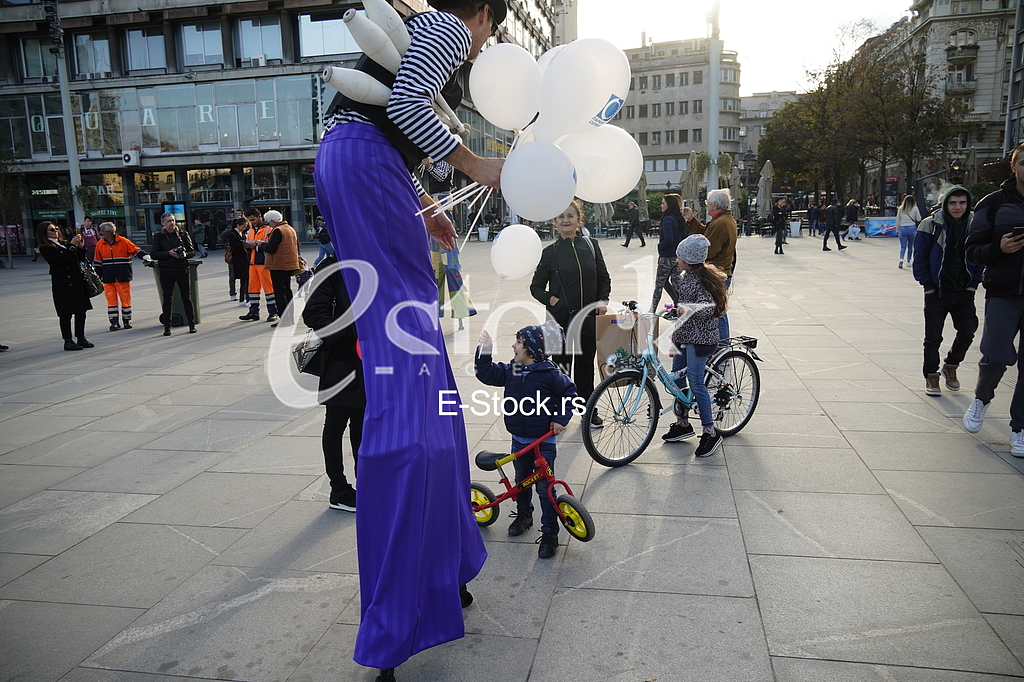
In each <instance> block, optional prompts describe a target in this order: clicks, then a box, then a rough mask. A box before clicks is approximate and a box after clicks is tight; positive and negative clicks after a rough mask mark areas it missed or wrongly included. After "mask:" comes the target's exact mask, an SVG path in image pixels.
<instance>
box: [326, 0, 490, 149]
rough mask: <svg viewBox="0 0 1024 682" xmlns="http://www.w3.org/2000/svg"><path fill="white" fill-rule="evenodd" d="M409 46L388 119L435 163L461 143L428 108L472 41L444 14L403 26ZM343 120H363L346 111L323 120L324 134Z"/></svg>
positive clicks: (414, 19)
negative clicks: (408, 39)
mask: <svg viewBox="0 0 1024 682" xmlns="http://www.w3.org/2000/svg"><path fill="white" fill-rule="evenodd" d="M406 27H407V28H408V29H409V34H410V36H411V38H412V42H411V44H410V45H409V49H408V51H406V53H405V55H404V56H403V57H402V64H401V66H400V67H399V69H398V74H397V75H396V76H395V84H394V86H393V87H392V88H391V99H390V100H388V106H387V113H388V118H390V119H391V120H392V121H394V123H395V125H397V126H398V128H399V130H401V131H402V132H403V133H404V134H405V136H406V137H408V138H409V140H410V141H412V143H413V144H415V145H416V146H417V147H419V148H420V149H422V150H423V151H424V152H425V153H426V155H427V156H429V157H430V158H432V159H435V160H440V159H443V158H444V157H446V156H448V155H449V154H451V153H452V152H453V151H455V149H456V148H457V147H458V146H459V144H460V142H461V139H460V138H459V137H457V136H456V135H455V134H453V133H452V132H451V131H449V130H448V128H447V127H446V126H445V125H444V124H443V123H441V121H440V119H438V117H437V114H435V113H434V111H433V109H431V107H430V103H431V102H433V101H434V99H435V98H436V97H437V96H438V94H439V93H440V92H441V88H442V87H444V84H445V83H446V82H448V79H449V78H450V77H451V75H452V74H453V73H455V70H456V69H457V68H459V66H461V65H462V63H463V62H465V61H466V58H467V57H468V56H469V50H470V47H471V45H472V40H473V36H472V34H471V33H470V32H469V28H467V26H466V24H465V23H464V22H463V21H462V20H461V19H459V18H458V17H457V16H455V15H454V14H451V13H449V12H425V13H423V14H418V15H416V16H414V17H412V18H411V19H409V21H407V22H406ZM348 121H362V122H364V123H369V121H368V120H367V119H366V118H365V117H364V116H362V115H361V114H358V113H356V112H354V111H351V110H345V111H340V112H338V113H336V114H334V115H332V116H331V117H330V118H328V119H327V120H326V121H324V129H325V132H326V131H327V130H330V129H331V128H332V127H334V126H335V125H338V124H340V123H345V122H348Z"/></svg>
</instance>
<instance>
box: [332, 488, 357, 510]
mask: <svg viewBox="0 0 1024 682" xmlns="http://www.w3.org/2000/svg"><path fill="white" fill-rule="evenodd" d="M327 506H328V507H330V508H331V509H340V510H342V511H348V512H354V511H355V510H356V489H355V488H353V487H352V486H347V487H344V488H341V489H340V490H332V491H331V503H330V504H328V505H327Z"/></svg>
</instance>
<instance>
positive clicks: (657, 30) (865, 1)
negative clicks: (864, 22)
mask: <svg viewBox="0 0 1024 682" xmlns="http://www.w3.org/2000/svg"><path fill="white" fill-rule="evenodd" d="M573 2H578V3H579V5H578V7H579V27H578V29H579V37H580V38H605V39H606V40H610V41H611V42H613V43H615V44H616V45H618V46H619V47H620V48H622V49H629V48H635V47H640V34H641V33H642V32H643V31H646V32H647V37H648V39H652V38H653V39H654V40H655V41H656V42H661V41H666V40H683V39H687V38H700V37H705V36H707V35H708V25H707V20H706V15H707V12H708V10H709V9H710V8H711V6H712V2H711V0H634V2H621V1H616V2H614V3H613V2H612V1H611V0H573ZM909 6H910V0H854V1H852V2H850V1H845V0H780V1H777V2H770V1H768V0H721V36H722V42H723V47H724V49H726V50H731V51H734V52H738V53H739V62H740V65H741V68H742V72H741V77H740V80H741V83H740V94H741V95H750V94H753V93H755V92H769V91H772V90H780V91H781V90H797V91H803V90H805V89H806V87H807V80H806V72H807V70H808V69H811V68H820V67H822V66H825V65H827V64H828V63H829V62H831V61H832V60H833V58H834V55H835V51H836V50H837V49H840V50H841V49H843V45H842V39H841V38H840V37H839V36H840V35H842V34H843V32H842V28H843V27H846V26H848V25H849V24H850V23H852V22H856V21H857V20H860V19H868V20H871V21H873V22H874V23H875V24H877V25H878V26H879V27H880V28H883V29H884V28H888V27H889V26H890V25H891V24H892V23H893V22H895V21H898V20H899V19H900V17H902V16H904V15H907V14H908V13H907V12H906V8H907V7H909ZM846 43H847V45H846V48H847V51H846V53H845V54H846V56H849V50H850V49H851V48H852V47H854V46H853V45H851V44H850V43H851V41H850V40H849V39H848V38H847V40H846Z"/></svg>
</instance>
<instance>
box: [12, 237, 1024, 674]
mask: <svg viewBox="0 0 1024 682" xmlns="http://www.w3.org/2000/svg"><path fill="white" fill-rule="evenodd" d="M601 245H602V247H603V251H604V252H605V257H606V262H607V263H608V266H609V270H610V272H611V274H612V279H613V290H612V296H611V299H612V300H613V301H622V300H630V299H636V300H641V301H645V300H649V299H650V282H648V281H647V279H649V278H647V279H644V280H643V282H642V284H643V286H641V287H640V288H639V289H638V288H637V274H636V273H637V271H636V269H635V267H636V266H637V265H639V267H641V268H643V267H645V266H644V263H646V266H647V267H650V266H653V262H654V261H653V258H651V257H650V254H646V255H645V256H641V257H640V259H639V260H640V263H638V264H637V263H636V261H637V260H638V254H637V252H636V251H628V250H626V249H622V248H621V247H618V248H616V247H615V242H614V241H612V240H606V241H603V242H601ZM770 246H771V242H770V240H757V239H748V238H744V239H742V240H741V241H740V245H739V248H740V263H741V266H740V268H739V269H738V270H737V273H736V277H735V279H734V287H733V295H732V299H731V301H730V322H731V325H732V328H733V330H734V331H735V332H736V333H743V334H748V335H751V336H755V337H757V338H758V339H759V345H758V348H757V353H758V355H759V356H760V357H761V358H762V362H760V363H758V365H759V369H760V373H761V380H762V386H761V400H760V404H759V407H758V410H757V412H756V413H755V415H754V418H753V419H752V420H751V421H750V423H749V424H748V425H747V426H746V427H745V428H744V429H743V431H741V432H740V433H739V434H737V435H736V436H732V437H730V438H728V439H726V441H725V443H724V445H723V446H722V449H721V451H719V452H718V453H716V454H715V455H714V456H713V457H711V458H709V459H708V460H706V461H704V460H696V459H695V458H694V457H693V447H694V444H693V443H662V442H661V441H660V438H657V437H656V438H655V441H654V442H653V443H652V445H651V446H650V447H649V449H648V450H647V451H646V452H645V453H643V455H641V457H640V458H639V459H638V460H637V461H636V462H635V463H633V464H630V465H628V466H626V467H622V468H618V469H608V468H605V467H603V466H600V465H598V464H596V463H595V462H593V461H592V460H591V459H590V457H589V456H588V455H587V453H586V451H585V449H584V447H583V445H582V440H581V432H580V428H579V425H578V423H577V422H573V423H571V424H570V426H569V428H568V429H567V430H566V432H565V434H563V436H562V438H561V439H560V442H559V456H558V459H557V462H556V467H555V469H556V474H557V475H559V476H560V477H562V478H565V479H566V480H567V481H568V482H569V483H570V485H571V486H572V487H573V489H574V492H575V493H576V495H577V497H578V498H579V499H580V500H582V501H583V503H584V504H585V505H587V507H588V508H589V509H590V511H591V514H592V516H593V517H594V520H595V528H596V534H595V538H594V539H593V541H592V542H589V543H581V542H579V541H577V540H570V539H568V534H567V533H564V532H563V533H560V534H559V537H560V539H561V541H562V545H561V547H559V549H558V552H557V554H556V556H555V558H554V559H553V560H550V561H548V560H540V559H538V558H537V552H536V545H535V544H534V540H535V539H536V537H537V535H538V533H537V532H536V531H537V526H535V527H534V528H533V529H532V530H531V531H530V532H529V533H527V534H524V535H523V536H520V537H517V538H510V537H509V536H508V535H507V530H506V528H507V524H508V519H507V517H505V518H501V519H499V521H498V522H497V523H495V524H494V525H493V526H490V527H488V528H483V529H481V533H482V536H483V538H484V541H485V544H486V547H487V549H488V552H489V559H488V561H487V563H486V564H485V566H484V568H483V571H482V573H481V575H480V576H479V577H478V578H477V579H476V580H475V581H473V584H472V586H471V589H472V590H473V592H474V594H475V595H476V601H475V603H474V604H473V605H472V606H471V607H470V608H469V609H467V610H466V612H465V616H466V627H467V636H466V637H465V638H463V639H462V640H459V641H456V642H451V643H449V644H446V645H443V646H440V647H437V648H434V649H432V650H429V651H427V652H423V653H421V654H419V655H417V656H415V657H413V658H412V659H411V660H410V661H408V662H407V663H406V664H404V665H403V666H401V667H400V668H399V680H402V681H403V682H410V681H411V680H424V681H429V682H449V681H452V680H464V679H471V678H476V677H480V676H481V675H485V676H486V677H487V678H489V679H493V680H495V681H496V682H506V681H507V682H536V681H538V680H554V679H558V680H582V681H586V682H590V681H591V680H601V682H604V681H605V680H615V681H618V680H622V681H623V682H637V681H638V680H641V681H642V680H650V679H655V678H657V679H660V680H673V681H674V680H700V681H701V682H705V681H708V680H716V681H717V680H730V681H731V680H743V681H744V682H746V681H747V680H750V681H752V682H762V681H764V682H768V681H774V680H778V681H783V682H786V681H790V680H793V681H804V680H807V681H810V680H813V681H814V682H819V681H820V680H840V681H841V682H845V681H846V680H857V681H858V682H860V680H873V679H878V680H898V681H900V682H923V681H924V680H928V681H929V682H930V681H931V680H936V681H937V682H952V681H953V680H956V681H957V682H959V681H960V680H964V681H965V682H982V681H994V680H1008V679H1020V677H1022V676H1024V670H1022V669H1021V662H1022V661H1024V613H1022V610H1021V606H1020V603H1019V602H1020V599H1019V598H1018V597H1017V594H1018V593H1019V592H1020V590H1019V589H1018V585H1019V583H1020V563H1019V558H1020V555H1021V554H1020V547H1019V545H1020V543H1021V540H1022V539H1021V533H1022V532H1024V529H1022V528H1021V526H1020V511H1019V509H1020V499H1022V489H1021V485H1024V484H1022V483H1021V481H1024V478H1022V473H1024V460H1020V459H1017V458H1013V457H1011V456H1010V454H1009V447H1008V441H1007V439H1008V426H1007V410H1008V405H1009V397H1010V396H1009V393H1010V392H1009V391H1008V390H1007V388H1006V387H1005V386H1004V387H1001V388H1000V390H999V391H998V392H997V395H996V399H995V401H994V402H993V405H992V408H991V409H990V412H989V417H988V419H987V420H986V423H985V425H984V427H983V428H982V431H981V432H980V433H979V434H976V435H971V434H966V433H964V432H963V430H962V429H961V428H960V417H961V415H962V411H963V409H964V408H965V406H966V404H967V403H968V402H969V400H970V388H971V385H972V384H973V381H974V379H975V378H976V376H977V371H976V363H977V360H978V358H979V354H978V351H977V343H975V344H974V346H973V347H972V349H971V350H970V351H969V352H968V357H967V359H966V360H965V362H964V363H963V365H962V366H961V370H960V376H961V380H962V383H963V384H964V390H962V391H960V392H958V393H952V392H948V391H943V394H942V395H941V396H940V397H938V398H930V397H926V396H924V395H923V391H922V389H923V380H922V378H921V375H920V357H919V352H920V351H919V350H918V349H919V348H920V343H921V340H920V333H921V332H920V330H921V327H922V325H921V319H920V296H921V294H920V287H919V286H918V285H917V284H916V283H914V282H913V281H912V277H910V276H909V273H907V272H906V271H905V270H899V269H897V268H895V267H893V264H894V261H895V258H894V253H895V251H894V249H895V247H896V243H895V240H865V241H863V242H855V243H854V244H852V245H851V248H850V249H848V250H846V251H843V253H842V254H838V253H836V252H832V253H828V254H823V253H822V252H821V251H820V245H819V244H818V240H806V239H803V240H800V239H794V240H791V246H790V247H789V248H788V249H787V253H786V255H785V256H784V257H782V256H773V255H772V253H771V248H770ZM461 257H462V263H463V268H464V274H465V275H466V278H467V281H469V283H470V288H471V291H472V294H473V297H474V300H475V302H476V305H477V308H478V309H479V310H480V314H479V315H477V316H475V317H472V318H469V319H467V320H466V329H465V330H462V331H458V330H457V329H456V328H455V327H456V325H455V322H454V321H453V320H451V319H450V318H446V319H444V320H443V322H442V325H443V329H444V330H445V338H446V341H447V343H448V345H449V351H450V356H451V359H452V365H453V367H454V368H455V370H456V374H457V383H458V385H459V388H460V390H461V391H462V393H463V394H464V395H469V394H471V393H472V391H474V390H477V389H479V388H483V387H482V386H481V385H480V384H479V383H477V382H476V380H475V378H473V376H472V359H473V358H472V353H473V350H474V346H475V341H476V337H477V335H478V334H479V332H480V329H481V328H483V327H484V326H486V327H487V328H488V329H489V330H490V331H491V333H492V335H494V336H495V337H496V338H497V339H498V340H499V341H498V344H499V346H500V347H503V346H507V345H508V344H510V343H511V341H510V339H511V336H512V334H513V333H514V331H515V329H518V328H519V327H521V326H523V325H524V324H526V323H528V322H532V321H533V318H532V317H531V316H532V314H533V313H532V311H533V310H536V309H537V306H536V305H534V304H533V303H531V306H532V308H529V309H528V308H525V307H515V308H511V309H509V310H507V311H506V312H505V313H504V314H503V316H502V317H501V320H500V322H499V321H497V320H494V319H491V320H489V319H488V318H489V315H490V304H491V302H492V301H493V300H494V299H495V292H496V289H497V278H496V277H494V276H493V274H492V273H491V269H490V264H489V245H488V244H477V243H475V242H474V243H472V244H469V245H467V247H466V249H465V250H464V251H463V253H462V256H461ZM645 257H646V259H647V260H646V261H645V260H643V259H644V258H645ZM215 260H216V259H213V260H211V261H208V262H207V263H205V264H204V265H205V266H206V267H204V268H201V269H200V280H201V294H200V297H201V300H202V305H203V319H204V322H203V323H202V324H201V325H200V333H199V334H196V335H189V334H185V333H182V331H183V330H180V329H179V330H176V331H175V334H174V335H173V336H172V337H171V338H170V339H167V338H164V337H162V335H161V334H160V332H161V328H160V327H159V325H158V324H157V323H156V313H157V308H158V302H157V301H156V297H155V285H154V282H153V280H152V278H151V277H148V278H139V280H138V281H137V282H136V287H135V291H134V292H133V293H134V294H135V296H133V299H135V300H134V301H133V303H135V304H136V307H137V311H138V312H137V321H138V322H139V324H138V328H137V329H136V330H135V331H134V332H132V333H107V332H105V331H103V329H104V328H105V325H104V324H103V320H102V315H101V314H96V313H94V314H93V315H91V316H90V320H89V329H90V338H91V339H92V340H93V341H94V342H95V343H97V348H96V349H92V350H89V351H85V352H83V353H79V354H75V355H74V357H73V359H74V360H75V362H56V363H55V362H54V361H53V360H54V353H59V352H61V351H60V349H59V338H57V334H56V320H55V319H51V318H50V317H47V318H46V319H42V318H40V317H39V315H38V302H39V301H40V300H47V301H48V297H49V295H50V294H49V280H48V278H47V276H46V271H45V265H43V264H31V263H29V262H28V259H23V260H19V261H18V268H17V269H15V270H0V287H2V290H3V291H4V292H5V296H4V298H3V303H4V306H5V311H6V312H7V313H8V314H7V315H6V316H5V319H7V320H8V321H9V323H8V324H5V329H4V337H3V338H2V339H0V341H3V343H5V344H8V345H11V346H12V348H11V350H10V351H8V352H6V353H4V354H2V355H0V446H8V443H10V446H9V447H7V448H6V449H4V450H3V452H0V611H2V612H3V615H2V616H0V651H3V652H4V654H3V655H0V661H2V663H0V682H8V681H10V682H14V680H15V679H17V680H18V681H19V682H21V680H25V679H27V680H40V681H45V682H49V681H54V682H55V681H56V680H62V681H63V682H76V681H79V680H81V681H82V682H157V680H158V679H159V680H161V681H163V682H176V681H177V680H183V679H192V680H204V679H206V680H213V679H220V680H224V679H230V680H239V681H244V682H250V681H251V682H263V681H264V680H268V681H269V680H281V681H283V682H302V681H306V680H309V681H314V680H315V681H321V680H323V681H324V682H336V681H337V680H356V681H360V682H361V681H365V682H370V680H372V679H373V678H374V677H375V672H374V671H372V670H367V669H365V668H362V667H360V666H358V665H356V664H355V663H354V662H353V661H352V660H351V652H352V646H353V643H354V640H355V634H356V626H357V624H358V621H359V600H358V584H357V580H356V574H355V571H356V569H357V563H356V556H355V551H354V547H355V545H354V536H355V530H354V520H355V517H354V515H352V514H349V513H346V512H337V511H333V510H328V509H327V498H328V495H329V485H328V481H327V478H326V476H325V475H324V474H323V461H322V454H321V453H320V450H319V440H320V435H321V430H322V427H323V414H324V413H323V409H322V408H320V407H312V408H309V409H305V408H303V409H295V408H291V407H286V406H284V405H283V404H281V402H280V401H279V400H278V399H277V398H276V397H275V395H274V393H273V391H272V390H271V389H270V386H269V384H268V381H267V375H266V371H265V370H264V367H263V364H264V361H265V357H266V349H267V347H268V344H269V341H270V339H271V335H272V333H273V330H272V329H271V328H270V327H269V325H267V324H265V323H260V324H256V325H253V324H247V323H241V322H239V321H238V319H237V317H238V315H239V314H240V311H241V309H240V308H239V307H238V306H237V304H232V303H230V302H228V301H227V300H226V298H227V296H226V291H225V286H224V281H223V280H224V279H225V278H224V273H223V269H224V266H223V264H221V263H219V262H213V261H215ZM630 264H633V266H631V265H630ZM37 265H39V266H40V267H36V266H37ZM652 276H653V275H652ZM528 285H529V280H528V278H526V279H523V280H517V281H507V282H505V283H504V285H503V286H502V292H501V293H502V302H503V303H504V302H514V301H515V300H516V299H522V300H524V301H530V299H529V294H528ZM93 330H97V331H93ZM299 331H300V332H301V330H299ZM951 332H952V330H951V328H950V327H948V326H947V330H946V335H947V339H949V338H952V333H951ZM282 333H286V332H282ZM60 359H61V360H63V356H61V358H60ZM83 361H84V362H83ZM1010 374H1012V372H1011V373H1010ZM299 384H300V385H302V386H305V387H306V388H307V389H308V388H310V387H311V386H315V379H313V378H311V377H302V378H301V379H300V380H299ZM466 418H467V439H468V442H469V449H470V457H471V458H472V455H473V454H475V452H476V451H477V450H478V449H484V448H488V449H489V448H492V447H493V448H495V449H502V450H503V449H505V448H507V447H508V435H507V433H506V432H505V430H504V427H503V424H502V420H501V418H500V417H498V416H495V415H483V416H478V415H472V414H468V412H467V414H466ZM670 420H671V417H670V416H669V415H665V416H663V417H662V419H661V423H660V424H659V429H658V435H660V433H662V432H663V431H664V430H665V429H666V428H667V427H668V424H669V421H670ZM8 434H12V437H11V440H8V439H7V435H8ZM345 447H346V448H347V445H346V446H345ZM346 457H348V455H346ZM471 476H472V478H473V480H477V481H480V482H482V483H486V484H488V485H489V486H490V487H492V488H495V489H497V488H498V487H499V485H498V480H497V479H498V477H497V475H496V474H495V473H493V472H481V471H479V470H477V469H475V467H472V465H471ZM19 481H20V482H19ZM72 488H82V489H81V490H78V489H72ZM503 507H504V509H503V511H505V512H508V511H510V510H511V505H510V504H508V503H506V504H505V505H503ZM780 512H781V513H780ZM535 521H536V522H539V513H535ZM125 604H130V605H137V606H138V608H135V607H134V606H132V607H125V606H124V605H125ZM44 645H45V646H44ZM8 651H13V652H15V654H14V655H13V656H10V657H7V656H6V654H7V652H8Z"/></svg>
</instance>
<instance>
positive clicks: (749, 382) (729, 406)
mask: <svg viewBox="0 0 1024 682" xmlns="http://www.w3.org/2000/svg"><path fill="white" fill-rule="evenodd" d="M716 373H717V375H721V378H719V377H718V376H717V375H716ZM704 383H705V385H707V387H708V393H709V394H710V395H711V409H712V412H713V413H714V416H715V429H716V430H717V431H718V432H719V433H720V434H722V435H723V436H731V435H733V434H735V433H738V432H739V430H740V429H742V428H743V427H744V426H746V425H747V422H748V421H750V418H751V417H752V416H753V415H754V409H755V408H757V399H758V398H759V397H760V394H761V374H760V373H759V372H758V371H757V365H755V364H754V360H753V358H751V357H750V356H749V355H747V354H746V353H743V352H741V351H737V350H734V351H729V352H728V353H726V354H725V355H723V356H722V357H720V358H718V360H716V361H715V364H714V365H712V366H711V371H709V372H707V373H705V375H704Z"/></svg>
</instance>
